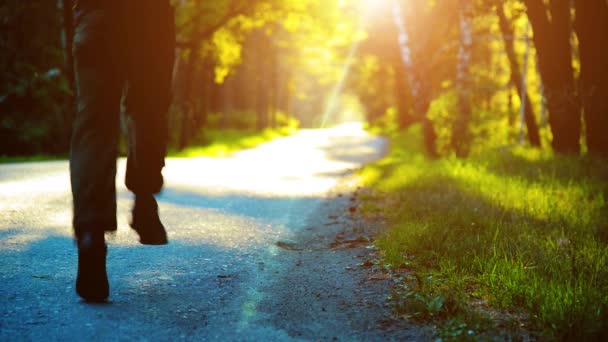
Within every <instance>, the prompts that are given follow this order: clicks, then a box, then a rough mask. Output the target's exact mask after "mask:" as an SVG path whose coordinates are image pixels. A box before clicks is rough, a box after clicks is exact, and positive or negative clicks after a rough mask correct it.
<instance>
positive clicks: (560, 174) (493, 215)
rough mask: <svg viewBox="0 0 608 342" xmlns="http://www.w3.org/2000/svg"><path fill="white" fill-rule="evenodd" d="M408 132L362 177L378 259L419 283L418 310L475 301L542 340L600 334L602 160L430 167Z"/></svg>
mask: <svg viewBox="0 0 608 342" xmlns="http://www.w3.org/2000/svg"><path fill="white" fill-rule="evenodd" d="M417 134H419V132H416V129H414V130H411V131H410V132H408V133H407V134H404V135H397V136H394V137H393V139H392V141H393V149H392V152H391V155H390V156H389V157H388V158H386V159H385V160H382V161H380V162H378V163H376V164H375V165H372V166H369V167H367V168H366V169H365V170H364V171H363V172H362V176H363V177H364V178H365V179H366V182H367V183H368V184H369V185H371V186H372V188H373V189H374V192H373V193H372V194H371V195H370V196H369V197H367V198H364V199H363V200H364V203H365V207H366V213H367V215H380V214H381V215H386V216H387V218H388V221H389V222H390V223H389V230H388V231H387V233H386V236H385V237H383V238H381V239H379V240H378V241H377V244H378V246H379V247H380V248H381V249H382V251H383V253H384V254H383V255H384V256H383V257H384V258H385V260H386V262H388V263H390V264H391V265H393V266H394V267H400V266H403V265H409V266H408V267H411V268H412V269H413V270H414V271H415V273H416V275H417V277H418V280H415V281H413V284H414V286H409V291H414V292H413V294H410V295H409V296H410V297H413V298H414V299H415V300H414V303H415V302H417V301H418V302H421V303H423V304H424V305H426V309H417V310H418V311H420V312H423V313H424V315H427V316H431V317H436V316H437V311H438V310H439V312H440V313H442V314H445V317H454V316H458V315H462V314H463V313H466V312H467V311H469V308H471V307H472V306H471V304H470V303H471V302H474V301H482V302H487V303H489V304H491V305H492V306H494V307H496V308H502V309H523V310H525V311H526V312H527V313H528V315H527V319H525V320H523V322H522V323H525V324H527V325H528V327H529V328H531V329H533V330H535V331H537V333H538V334H541V335H545V336H550V337H552V338H560V339H568V340H572V339H601V338H602V337H606V333H607V332H608V325H607V322H608V320H607V317H608V311H607V310H608V245H607V243H608V209H607V208H608V207H607V205H606V198H608V196H607V195H608V175H607V174H606V172H605V170H607V169H608V165H607V164H606V161H602V160H595V159H591V158H575V157H563V156H555V155H553V154H551V153H548V152H542V151H539V150H533V149H526V148H503V149H494V150H490V151H486V152H485V153H482V154H478V155H476V156H474V157H471V158H469V159H467V160H459V159H456V158H446V159H441V160H435V161H431V160H428V159H427V158H425V157H424V155H423V153H422V151H421V150H420V149H419V146H418V145H415V144H412V143H411V142H412V141H415V140H416V139H418V137H417ZM429 279H432V281H429ZM438 296H441V298H442V299H441V300H437V299H436V298H440V297H438ZM439 302H441V303H442V305H441V306H439V305H438V304H439ZM446 303H451V304H450V306H449V307H450V309H449V310H447V311H446V310H444V311H441V309H442V308H444V307H445V306H446ZM405 309H409V308H407V307H406V308H405ZM471 310H473V309H471ZM467 323H468V322H467Z"/></svg>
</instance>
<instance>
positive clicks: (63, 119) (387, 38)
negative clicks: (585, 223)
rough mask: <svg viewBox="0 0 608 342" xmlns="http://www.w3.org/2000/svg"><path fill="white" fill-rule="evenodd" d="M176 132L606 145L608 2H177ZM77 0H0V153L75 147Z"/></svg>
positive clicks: (456, 149) (606, 150)
mask: <svg viewBox="0 0 608 342" xmlns="http://www.w3.org/2000/svg"><path fill="white" fill-rule="evenodd" d="M172 4H173V5H174V7H175V10H176V23H177V48H176V57H177V58H176V63H175V66H174V86H173V92H174V102H173V105H172V108H171V113H170V120H171V143H172V144H173V146H174V147H175V148H178V149H180V148H184V147H186V146H189V145H190V144H192V143H193V142H194V141H195V138H196V137H197V136H198V135H200V134H201V132H204V131H205V130H207V129H229V128H230V129H232V128H236V129H252V130H262V129H264V128H267V127H279V126H281V125H286V124H288V123H290V122H295V121H297V122H299V124H300V125H301V126H303V127H322V126H328V125H332V124H335V123H338V122H341V121H349V120H364V121H367V122H368V123H369V124H370V125H372V126H378V127H382V128H384V129H386V130H389V131H390V130H402V129H404V128H406V127H409V126H410V125H413V124H421V125H422V126H423V127H424V133H425V134H424V140H425V146H426V149H427V152H428V153H429V154H430V155H450V154H456V155H458V156H466V155H468V154H470V153H475V152H477V151H480V150H485V149H488V148H493V147H498V146H505V145H513V144H527V145H531V146H534V147H538V148H542V149H552V150H554V151H556V152H558V153H565V154H579V153H582V154H587V153H589V154H594V155H598V156H604V157H605V156H607V155H608V140H607V139H608V135H606V134H603V130H604V129H606V128H608V104H607V103H608V101H606V100H605V99H606V98H608V63H605V61H606V60H608V56H606V55H607V54H608V51H607V50H606V49H603V48H599V47H602V46H607V44H608V4H607V2H606V1H605V0H575V1H563V0H561V1H560V0H551V1H543V0H507V1H498V0H457V1H454V0H433V1H429V0H323V1H321V0H264V1H245V0H218V1H202V0H174V1H172ZM72 5H73V4H72V1H70V0H59V1H47V0H29V1H21V0H8V1H5V2H3V4H2V5H1V7H0V25H1V26H2V30H1V31H0V49H2V51H3V52H2V53H1V54H0V68H2V73H1V76H0V77H2V82H1V83H0V111H1V113H2V117H1V119H0V137H1V139H2V142H3V143H2V147H1V150H0V154H1V155H24V154H26V155H27V154H36V153H46V154H57V153H65V152H66V151H67V149H68V141H69V135H70V134H69V132H70V121H71V116H72V110H73V108H72V102H73V95H74V93H73V86H72V81H71V78H72V76H71V74H72V71H71V70H72V65H71V64H72V62H71V56H70V55H71V54H70V51H71V38H70V37H71V36H72V26H73V24H72V11H71V8H72Z"/></svg>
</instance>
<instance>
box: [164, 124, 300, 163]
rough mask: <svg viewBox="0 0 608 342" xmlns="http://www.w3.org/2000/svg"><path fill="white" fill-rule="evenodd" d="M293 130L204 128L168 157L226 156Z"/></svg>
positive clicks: (291, 128) (290, 132) (289, 128)
mask: <svg viewBox="0 0 608 342" xmlns="http://www.w3.org/2000/svg"><path fill="white" fill-rule="evenodd" d="M295 130H296V128H295V127H283V128H279V129H271V128H268V129H265V130H263V131H262V132H259V131H253V130H248V131H247V130H245V131H244V130H235V129H228V130H226V129H224V130H205V131H203V132H201V134H199V135H198V136H197V138H196V140H195V141H194V142H193V144H192V146H190V147H188V148H186V149H184V150H181V151H171V152H170V153H169V157H175V158H196V157H214V158H222V157H227V156H230V155H231V154H233V153H235V152H237V151H240V150H243V149H249V148H254V147H256V146H258V145H260V144H263V143H265V142H268V141H270V140H273V139H276V138H279V137H283V136H287V135H290V134H293V133H294V132H295Z"/></svg>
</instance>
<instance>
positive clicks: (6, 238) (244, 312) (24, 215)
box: [0, 125, 430, 341]
mask: <svg viewBox="0 0 608 342" xmlns="http://www.w3.org/2000/svg"><path fill="white" fill-rule="evenodd" d="M385 145H386V142H385V141H384V140H383V139H382V138H378V137H373V136H370V135H368V134H367V133H365V132H364V131H363V130H362V129H361V128H360V126H357V125H345V126H341V127H338V128H333V129H326V130H309V131H302V132H300V133H298V134H297V135H295V136H291V137H286V138H282V139H278V140H276V141H273V142H271V143H268V144H265V145H262V146H260V147H258V148H256V149H252V150H247V151H242V152H240V153H237V154H235V155H234V156H233V157H231V158H225V159H210V158H198V159H170V160H168V161H167V166H166V168H165V170H164V175H165V178H166V188H165V190H164V191H163V193H162V194H161V195H160V196H159V197H158V200H159V206H160V211H161V218H162V220H163V221H164V223H165V225H166V226H167V228H168V229H167V230H168V234H169V239H170V244H169V245H168V246H163V247H149V246H141V245H139V244H138V243H137V237H136V235H135V234H134V233H133V232H131V231H130V229H129V228H128V225H127V222H128V216H129V210H130V206H131V195H130V194H129V193H128V191H127V190H126V189H125V188H124V186H123V185H122V179H123V175H124V160H121V161H119V175H118V177H117V186H118V219H119V230H118V233H117V234H115V235H114V236H109V237H108V245H109V251H108V273H109V280H110V286H111V297H110V300H111V301H110V303H109V304H103V305H91V304H85V303H82V302H81V301H80V300H79V298H78V297H77V296H76V294H75V293H74V278H75V273H76V260H77V259H76V257H77V254H76V249H75V246H74V243H73V240H72V237H71V227H70V220H71V196H70V192H69V191H70V186H69V175H68V164H67V162H65V161H59V162H44V163H23V164H8V165H0V341H13V340H62V341H70V340H101V341H105V340H111V341H114V340H116V341H120V340H129V341H131V340H167V341H174V340H194V341H202V340H210V341H216V340H217V341H220V340H221V341H226V340H227V341H232V340H235V341H283V340H285V341H291V340H387V339H388V340H426V339H428V338H430V337H429V336H430V335H428V330H426V329H424V328H420V327H416V326H408V325H399V326H395V325H394V324H387V323H386V322H387V320H389V317H390V315H391V308H390V307H389V306H388V305H387V303H386V301H385V300H384V296H385V295H386V293H385V291H386V286H388V285H389V284H388V283H386V282H382V281H377V280H373V281H372V280H369V274H367V273H366V272H367V271H366V270H364V269H362V268H360V267H357V265H359V264H360V263H361V262H362V260H364V259H365V258H366V257H367V256H366V255H365V246H357V248H331V243H332V242H333V241H334V240H335V239H336V236H338V235H339V234H341V235H339V236H344V235H345V234H346V235H348V234H351V235H352V234H355V235H356V234H362V233H361V232H362V231H365V229H366V227H362V226H361V223H360V222H359V223H358V222H357V221H356V220H354V219H353V218H352V217H351V215H349V211H348V210H347V208H348V207H349V206H350V205H352V199H351V197H352V193H353V192H354V191H355V188H356V182H355V181H354V178H353V177H351V176H350V175H351V174H352V171H353V170H355V169H357V168H359V167H360V166H361V165H363V164H364V163H366V162H369V161H372V160H375V159H377V158H379V157H381V155H382V154H383V153H384V151H385V149H386V146H385Z"/></svg>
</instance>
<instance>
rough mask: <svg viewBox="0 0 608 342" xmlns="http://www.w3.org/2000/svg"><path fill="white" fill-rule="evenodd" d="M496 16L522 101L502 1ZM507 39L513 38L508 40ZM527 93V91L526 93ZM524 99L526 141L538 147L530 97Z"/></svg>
mask: <svg viewBox="0 0 608 342" xmlns="http://www.w3.org/2000/svg"><path fill="white" fill-rule="evenodd" d="M496 15H497V16H498V21H499V26H500V31H501V32H502V35H503V37H504V43H505V51H506V53H507V58H508V59H509V65H510V67H511V81H512V82H513V83H515V87H516V89H517V94H518V95H519V97H520V100H523V99H522V96H521V95H522V94H524V90H523V77H522V74H521V72H520V70H521V68H520V66H519V63H518V62H517V54H516V53H515V44H514V40H515V36H514V32H513V28H512V25H511V22H510V21H509V19H507V17H506V15H505V11H504V8H503V4H502V1H498V2H497V3H496ZM509 37H513V38H512V39H509ZM526 93H527V91H526ZM523 97H524V98H525V103H523V102H524V101H521V102H522V104H521V105H522V106H524V109H525V112H524V119H525V121H526V128H527V129H528V140H529V141H530V144H531V145H532V146H535V147H540V135H539V133H538V125H537V124H536V117H535V116H534V110H533V108H532V102H531V101H530V96H528V95H527V94H526V96H523Z"/></svg>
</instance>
